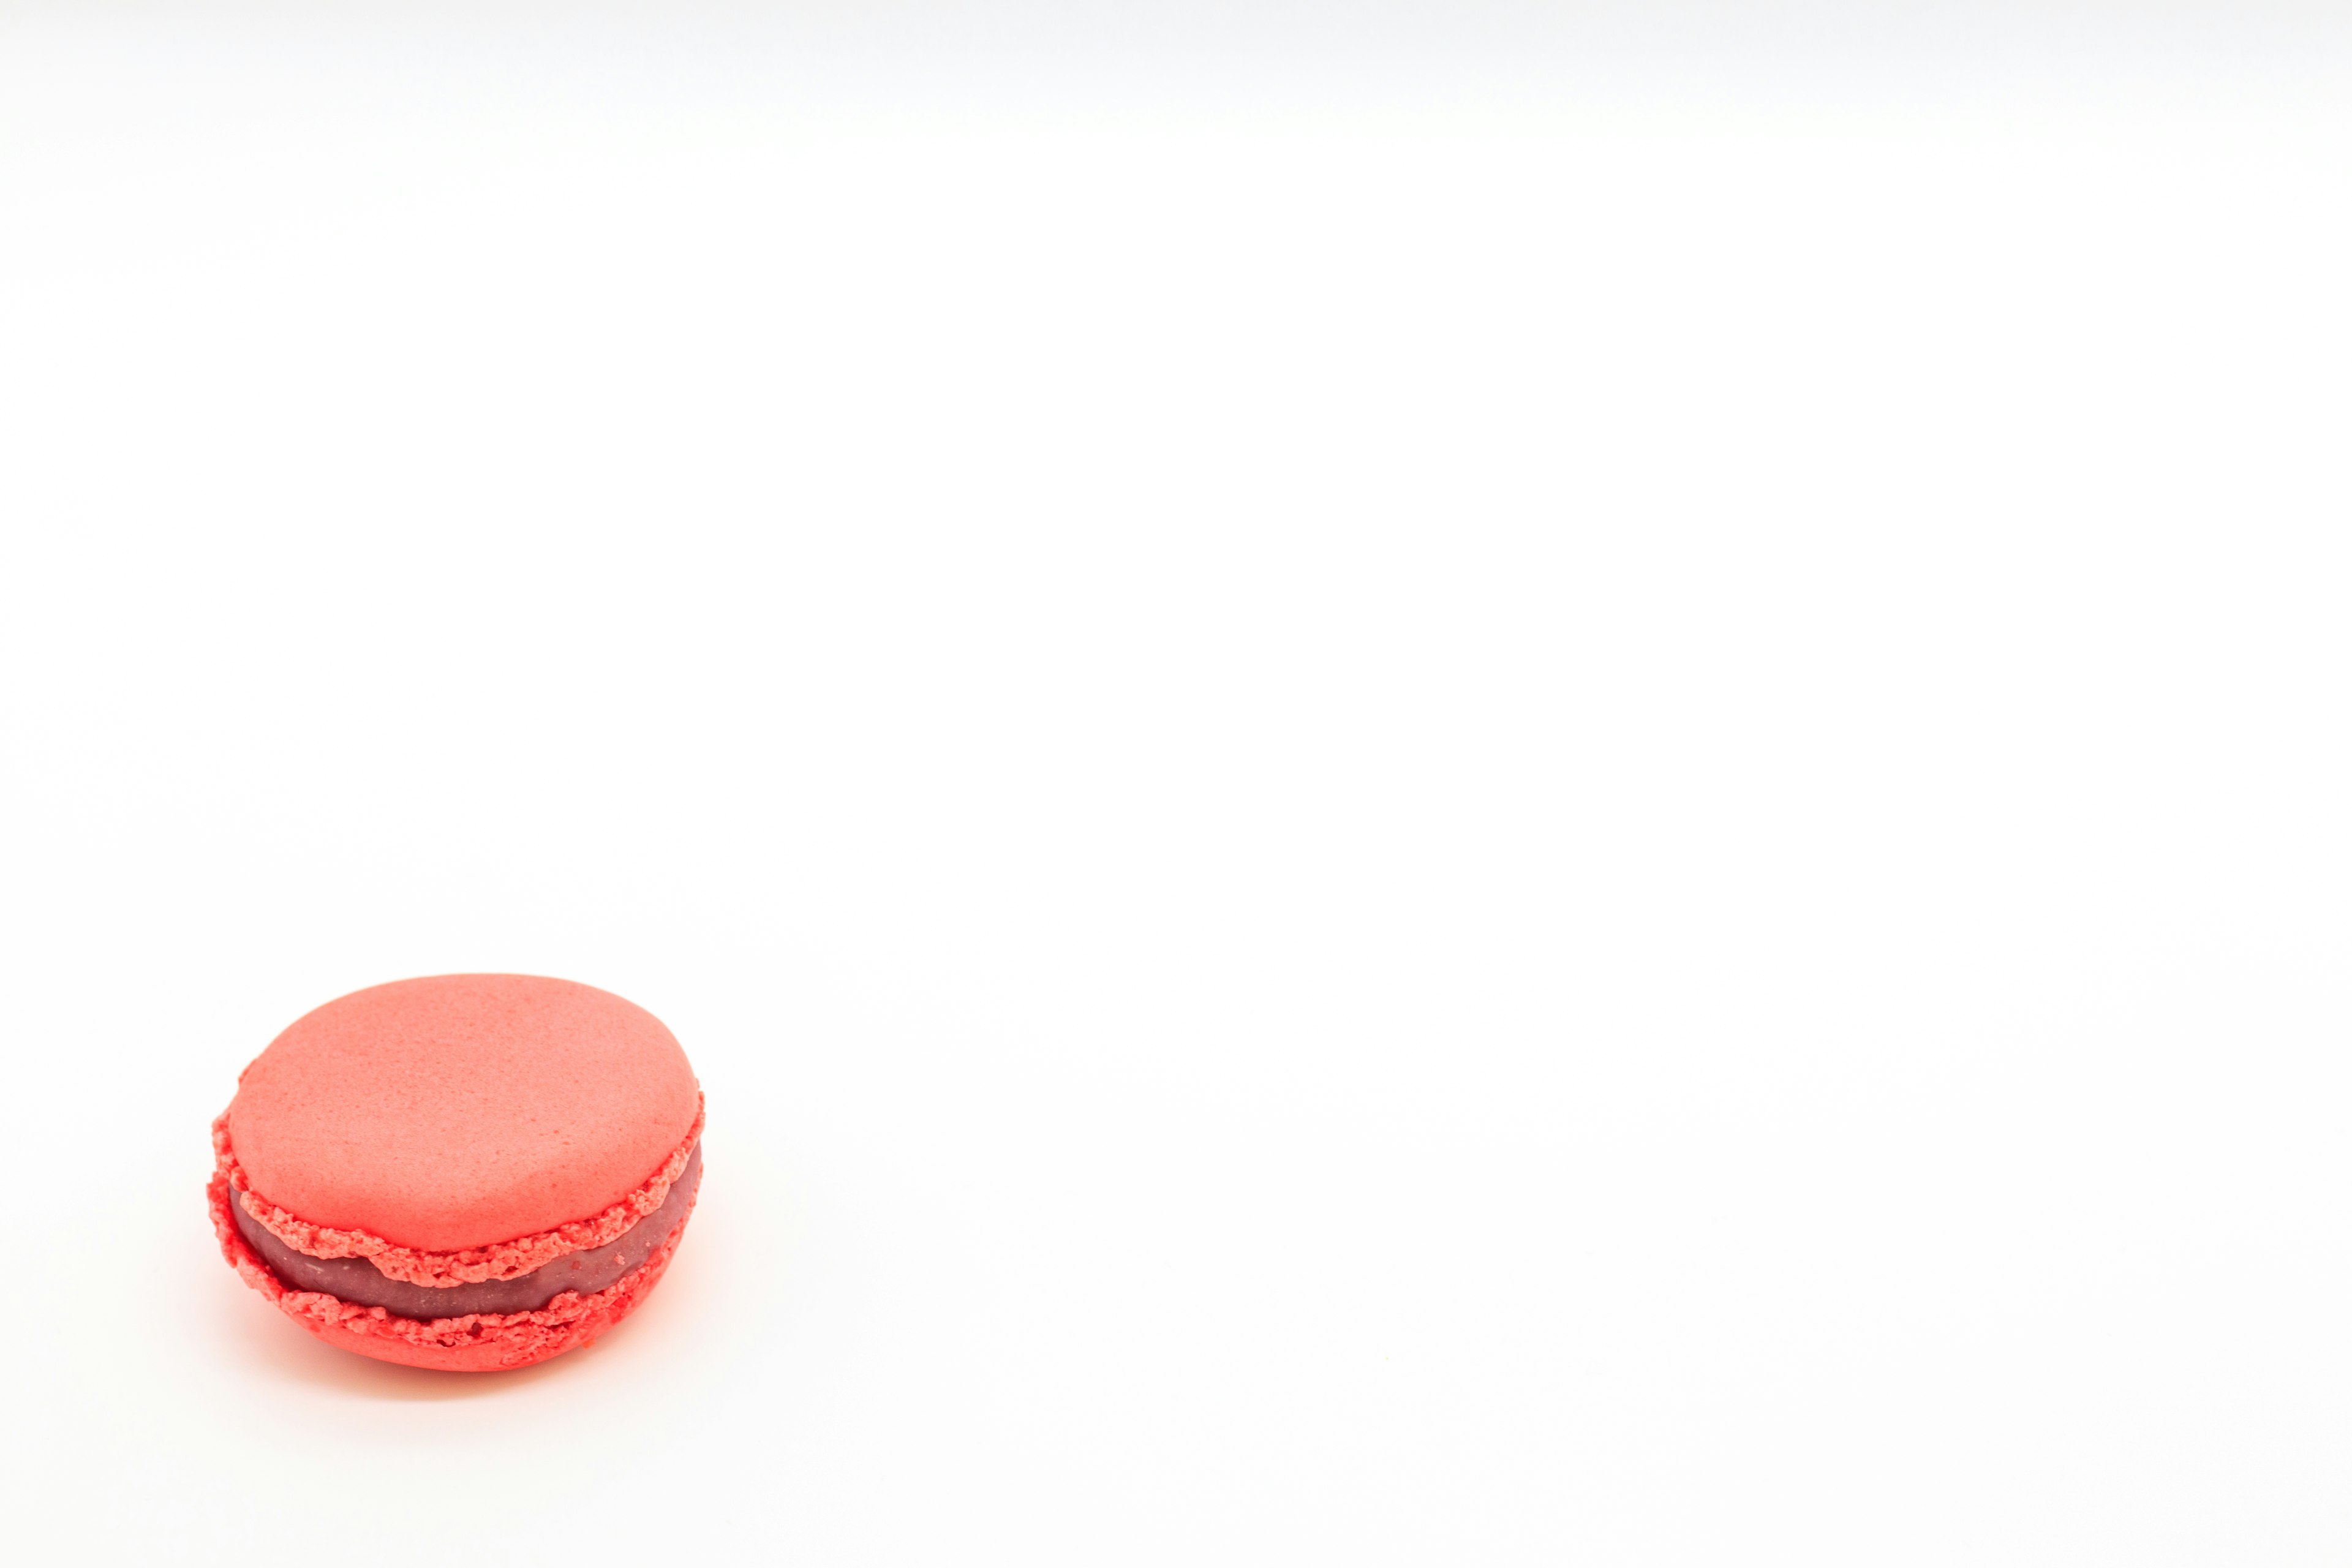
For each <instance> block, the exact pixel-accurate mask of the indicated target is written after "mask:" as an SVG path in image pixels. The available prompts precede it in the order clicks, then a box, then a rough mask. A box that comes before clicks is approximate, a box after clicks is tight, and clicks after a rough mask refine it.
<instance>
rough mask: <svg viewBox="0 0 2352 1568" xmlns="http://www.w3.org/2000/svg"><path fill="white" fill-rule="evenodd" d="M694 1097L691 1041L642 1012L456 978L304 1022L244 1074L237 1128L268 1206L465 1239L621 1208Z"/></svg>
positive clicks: (567, 991)
mask: <svg viewBox="0 0 2352 1568" xmlns="http://www.w3.org/2000/svg"><path fill="white" fill-rule="evenodd" d="M700 1107H701V1097H700V1091H699V1089H698V1087H697V1085H696V1083H695V1079H694V1072H693V1069H692V1068H689V1067H688V1065H687V1059H686V1053H685V1051H683V1050H682V1049H680V1048H679V1047H678V1043H677V1039H676V1038H675V1037H672V1036H671V1034H670V1032H669V1031H668V1030H667V1028H664V1027H663V1026H662V1024H661V1021H660V1020H659V1019H657V1018H656V1017H655V1016H653V1015H652V1014H650V1013H648V1012H646V1010H645V1009H643V1008H642V1007H638V1006H636V1005H634V1004H632V1003H629V1002H625V1001H624V1000H622V999H621V998H620V997H618V996H615V995H613V994H611V993H609V992H604V991H599V990H597V989H596V988H595V987H593V986H591V985H581V984H574V983H573V982H572V981H568V980H549V979H542V978H540V977H538V976H535V975H526V974H445V975H436V976H434V977H432V978H429V979H423V980H401V981H395V982H394V983H393V984H389V985H378V986H373V987H372V988H370V989H368V990H365V991H355V992H353V993H352V994H350V995H348V996H344V997H341V998H340V999H338V1000H336V1001H333V1002H330V1003H328V1004H327V1005H325V1006H323V1007H320V1008H319V1009H318V1010H316V1011H315V1012H312V1013H310V1014H307V1015H305V1016H303V1017H301V1018H299V1019H297V1020H296V1021H295V1023H294V1024H293V1026H291V1027H289V1028H288V1029H287V1031H286V1032H285V1033H284V1034H282V1035H280V1036H278V1038H277V1039H276V1040H274V1041H272V1042H271V1043H270V1046H269V1048H268V1050H266V1051H264V1052H262V1053H261V1055H260V1056H259V1057H258V1058H256V1059H255V1060H254V1062H253V1064H252V1065H251V1066H250V1067H248V1068H246V1070H245V1073H244V1076H243V1077H242V1078H241V1079H239V1080H238V1084H237V1091H236V1100H233V1101H231V1102H230V1105H229V1109H228V1115H227V1130H228V1136H229V1139H230V1141H231V1142H233V1143H234V1145H235V1148H236V1160H237V1163H239V1164H240V1165H241V1166H242V1168H243V1175H244V1179H245V1181H246V1182H247V1184H249V1190H250V1191H252V1192H253V1193H254V1194H256V1196H257V1197H259V1198H261V1199H263V1200H265V1201H267V1202H268V1204H271V1205H277V1206H278V1207H279V1208H282V1209H285V1210H289V1211H291V1212H292V1213H293V1214H295V1215H299V1216H300V1217H301V1218H302V1219H303V1220H305V1221H307V1222H309V1223H310V1224H312V1225H317V1226H334V1227H337V1228H339V1229H344V1230H352V1231H363V1232H368V1233H371V1234H373V1235H374V1236H377V1237H383V1239H384V1240H385V1241H388V1242H391V1243H393V1244H394V1245H395V1246H398V1247H415V1248H420V1249H429V1250H433V1251H457V1250H460V1249H463V1248H468V1247H490V1246H494V1245H496V1244H498V1243H499V1242H503V1241H507V1240H509V1239H510V1238H513V1237H521V1236H527V1235H530V1234H532V1233H535V1232H541V1231H550V1230H554V1229H556V1228H557V1227H559V1226H565V1225H568V1224H571V1223H572V1222H575V1221H578V1220H581V1219H583V1218H585V1217H587V1216H590V1215H596V1214H597V1213H599V1212H600V1211H602V1210H604V1209H605V1208H606V1207H607V1206H608V1205H613V1204H614V1203H617V1202H619V1201H620V1200H622V1199H623V1198H625V1197H626V1196H627V1195H628V1194H630V1193H631V1192H632V1191H633V1190H634V1189H637V1188H639V1187H640V1186H641V1185H642V1184H644V1183H645V1182H646V1179H647V1177H648V1176H649V1175H651V1174H652V1173H654V1172H655V1171H656V1168H657V1167H659V1166H661V1165H662V1163H663V1162H664V1161H665V1160H667V1159H668V1158H670V1157H671V1156H672V1154H673V1153H674V1152H677V1149H678V1145H679V1143H680V1142H681V1140H683V1139H685V1138H686V1137H687V1135H688V1133H689V1132H690V1131H692V1130H693V1128H694V1125H695V1121H696V1118H697V1117H698V1115H699V1114H700Z"/></svg>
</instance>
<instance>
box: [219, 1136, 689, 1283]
mask: <svg viewBox="0 0 2352 1568" xmlns="http://www.w3.org/2000/svg"><path fill="white" fill-rule="evenodd" d="M701 1183H702V1145H701V1144H699V1143H697V1144H696V1145H695V1146H694V1152H693V1153H691V1154H688V1156H687V1157H686V1169H685V1170H683V1171H680V1172H679V1173H678V1175H677V1181H675V1182H672V1183H671V1184H670V1187H669V1195H668V1196H667V1197H666V1198H664V1199H663V1200H662V1205H661V1206H660V1207H659V1208H657V1209H656V1210H654V1212H653V1213H651V1214H649V1215H646V1217H645V1218H643V1219H641V1220H639V1221H637V1223H636V1224H635V1225H633V1226H630V1227H629V1228H628V1229H627V1230H625V1231H623V1232H622V1233H621V1235H620V1237H619V1238H618V1239H617V1240H614V1241H609V1242H607V1243H605V1244H604V1246H602V1247H590V1248H588V1249H587V1250H586V1251H584V1252H567V1253H565V1254H564V1255H563V1256H562V1257H561V1258H556V1259H555V1260H554V1261H553V1262H551V1263H545V1264H541V1266H540V1267H539V1268H534V1269H532V1270H531V1271H530V1273H528V1274H518V1275H516V1276H515V1277H514V1278H513V1279H485V1280H483V1281H482V1282H481V1283H480V1284H478V1285H412V1284H410V1283H409V1282H408V1281H406V1280H404V1279H386V1278H385V1277H384V1276H383V1274H382V1273H380V1272H378V1271H377V1268H376V1266H375V1265H374V1264H373V1263H370V1262H369V1261H368V1260H367V1259H366V1258H313V1257H311V1256H310V1254H309V1253H307V1252H297V1251H295V1250H294V1249H293V1248H292V1247H289V1246H287V1245H286V1244H285V1243H284V1242H282V1241H280V1240H278V1238H277V1237H275V1236H273V1235H271V1234H270V1233H269V1230H268V1227H267V1226H264V1225H263V1224H262V1223H261V1222H260V1221H259V1220H257V1219H256V1218H254V1217H253V1216H252V1215H249V1214H247V1213H246V1212H245V1205H244V1204H243V1203H242V1202H240V1201H239V1194H237V1193H236V1191H235V1190H234V1189H232V1190H231V1191H230V1193H229V1201H228V1212H229V1217H230V1218H231V1219H233V1220H235V1221H236V1228H237V1230H238V1232H239V1233H240V1234H241V1235H243V1236H244V1237H245V1240H246V1245H247V1246H248V1247H252V1248H253V1250H254V1251H256V1252H257V1253H259V1254H260V1255H261V1258H262V1260H263V1261H264V1262H266V1263H268V1265H269V1267H270V1268H271V1269H273V1270H274V1271H275V1272H276V1273H277V1275H278V1279H281V1280H283V1281H285V1283H286V1285H287V1288H288V1289H294V1290H323V1291H325V1292H326V1293H327V1294H328V1295H330V1296H333V1297H335V1298H337V1299H338V1300H344V1301H348V1302H350V1303H351V1304H352V1305H353V1306H355V1307H382V1308H383V1310H385V1311H387V1312H394V1313H397V1314H398V1315H400V1316H401V1317H404V1318H418V1319H422V1320H424V1321H427V1322H430V1321H432V1320H434V1319H435V1318H462V1317H464V1316H465V1315H466V1314H467V1313H468V1312H535V1311H537V1310H539V1309H541V1307H544V1306H546V1305H547V1304H548V1303H549V1302H550V1301H552V1300H555V1298H557V1297H558V1296H561V1295H562V1294H563V1292H565V1291H566V1290H577V1291H579V1292H580V1293H581V1294H582V1295H583V1296H586V1295H591V1294H593V1293H594V1292H596V1291H598V1290H602V1289H604V1288H605V1287H606V1286H608V1285H612V1284H614V1283H616V1282H617V1281H618V1280H620V1279H621V1278H622V1277H623V1276H625V1275H626V1274H627V1273H628V1272H629V1271H630V1270H631V1269H633V1268H636V1267H638V1266H639V1265H640V1264H642V1263H644V1262H645V1260H646V1258H651V1257H652V1256H653V1255H654V1254H655V1253H656V1251H658V1250H659V1249H660V1247H661V1244H662V1243H663V1242H665V1241H667V1240H668V1239H669V1237H670V1233H671V1232H673V1231H675V1230H676V1229H677V1227H678V1226H679V1225H680V1224H682V1223H683V1222H684V1221H685V1219H686V1211H687V1210H688V1207H690V1206H691V1205H693V1203H694V1190H695V1188H696V1187H698V1186H699V1185H700V1184H701Z"/></svg>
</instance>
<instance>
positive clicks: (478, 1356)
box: [207, 1175, 699, 1372]
mask: <svg viewBox="0 0 2352 1568" xmlns="http://www.w3.org/2000/svg"><path fill="white" fill-rule="evenodd" d="M207 1195H208V1196H209V1198H210V1199H211V1205H212V1214H213V1229H214V1231H215V1234H216V1235H217V1236H218V1237H219V1238H220V1244H221V1255H222V1256H223V1257H224V1258H226V1259H227V1261H228V1263H229V1265H230V1267H232V1268H235V1269H236V1271H237V1274H238V1276H239V1277H240V1278H242V1279H244V1280H245V1282H246V1283H247V1284H248V1285H250V1286H252V1287H253V1288H254V1289H257V1290H258V1291H260V1292H261V1294H262V1295H263V1296H264V1297H266V1298H268V1300H269V1301H270V1302H271V1304H272V1305H274V1306H276V1307H277V1308H278V1310H279V1311H281V1312H283V1313H285V1314H286V1315H287V1316H288V1317H289V1318H291V1319H293V1320H294V1321H296V1322H297V1323H299V1324H300V1325H301V1326H302V1327H303V1328H304V1329H305V1330H306V1331H309V1332H310V1334H311V1335H312V1336H313V1337H314V1338H316V1339H318V1340H320V1341H321V1342H324V1343H327V1344H330V1345H332V1346H334V1347H335V1348H336V1349H337V1350H344V1351H351V1352H354V1353H355V1354H359V1355H363V1356H371V1357H373V1358H374V1359H375V1360H377V1361H387V1362H393V1363H397V1364H399V1365H402V1366H415V1367H425V1368H428V1369H431V1370H433V1371H437V1372H509V1371H512V1370H514V1369H515V1368H518V1367H525V1366H530V1365H533V1364H535V1363H539V1362H543V1361H547V1360H549V1359H551V1358H552V1357H555V1356H559V1355H562V1353H564V1352H566V1351H572V1350H578V1349H579V1348H580V1347H582V1346H583V1345H585V1344H589V1343H591V1342H593V1341H594V1340H595V1339H596V1338H597V1337H598V1336H600V1335H602V1334H603V1333H604V1332H605V1331H607V1330H609V1329H611V1328H613V1327H614V1325H615V1324H617V1323H619V1322H620V1321H622V1320H623V1319H625V1318H626V1317H627V1316H628V1315H629V1314H630V1313H631V1312H633V1311H635V1310H636V1309H637V1306H638V1304H639V1303H640V1302H642V1301H643V1300H645V1299H646V1297H647V1296H648V1295H651V1294H652V1293H653V1289H654V1287H655V1286H656V1285H658V1284H660V1283H661V1278H662V1275H663V1274H664V1273H665V1272H666V1271H667V1269H668V1268H669V1261H670V1259H671V1258H672V1257H674V1256H675V1255H676V1254H677V1247H678V1243H679V1242H680V1241H682V1240H683V1239H684V1238H685V1236H686V1227H687V1224H688V1221H690V1220H691V1219H692V1218H693V1205H692V1200H691V1199H689V1200H688V1209H687V1213H686V1215H684V1216H683V1217H681V1218H679V1219H678V1220H677V1222H676V1224H677V1228H676V1229H674V1230H673V1231H672V1232H671V1233H670V1235H669V1236H668V1237H667V1238H666V1239H665V1240H664V1241H663V1242H662V1244H661V1246H660V1247H657V1248H656V1250H655V1251H654V1253H653V1254H652V1256H650V1257H648V1258H646V1260H645V1262H644V1263H642V1264H640V1265H639V1266H638V1267H637V1268H634V1269H632V1270H630V1272H629V1273H628V1274H626V1275H625V1276H624V1277H623V1278H621V1279H618V1280H616V1281H614V1283H613V1284H612V1285H610V1286H608V1287H607V1288H606V1289H602V1290H599V1291H596V1292H595V1293H594V1294H593V1295H587V1296H582V1295H579V1294H576V1293H573V1292H566V1293H565V1294H563V1295H561V1296H558V1297H557V1298H555V1300H551V1301H550V1302H549V1303H548V1304H547V1305H546V1306H545V1307H544V1308H541V1310H537V1311H530V1312H509V1313H468V1314H467V1315H466V1316H464V1317H459V1318H439V1319H435V1320H434V1321H430V1322H426V1321H421V1320H419V1319H415V1318H402V1317H396V1316H394V1315H393V1314H392V1313H390V1312H387V1311H385V1310H384V1309H383V1308H381V1307H359V1306H353V1305H352V1304H351V1303H350V1302H347V1301H344V1300H340V1299H339V1298H337V1297H334V1296H331V1295H327V1294H325V1293H324V1292H322V1291H316V1290H293V1289H288V1288H287V1286H286V1284H285V1282H284V1281H283V1280H281V1279H278V1276H277V1274H276V1273H275V1272H273V1271H272V1270H271V1268H269V1266H268V1263H267V1262H265V1261H264V1260H263V1259H262V1258H260V1257H258V1256H257V1254H256V1253H255V1252H254V1250H253V1248H252V1247H250V1246H249V1245H248V1244H247V1241H246V1239H245V1237H243V1236H242V1235H241V1234H239V1232H238V1230H237V1227H236V1223H235V1221H234V1220H233V1219H232V1218H231V1217H230V1215H229V1208H228V1205H229V1203H230V1195H229V1185H228V1183H227V1181H226V1179H225V1178H223V1177H220V1176H217V1175H216V1176H215V1177H214V1179H213V1182H212V1184H211V1187H210V1189H209V1191H208V1194H207ZM697 1195H699V1194H697Z"/></svg>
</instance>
